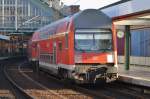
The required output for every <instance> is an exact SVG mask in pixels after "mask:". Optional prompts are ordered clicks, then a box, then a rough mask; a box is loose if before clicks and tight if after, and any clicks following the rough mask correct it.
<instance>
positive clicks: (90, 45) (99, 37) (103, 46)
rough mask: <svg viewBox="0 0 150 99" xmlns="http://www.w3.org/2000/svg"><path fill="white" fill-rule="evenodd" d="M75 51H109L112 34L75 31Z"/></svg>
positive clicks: (104, 31) (108, 31)
mask: <svg viewBox="0 0 150 99" xmlns="http://www.w3.org/2000/svg"><path fill="white" fill-rule="evenodd" d="M75 49H76V50H77V51H111V50H112V33H111V31H110V30H99V31H76V33H75Z"/></svg>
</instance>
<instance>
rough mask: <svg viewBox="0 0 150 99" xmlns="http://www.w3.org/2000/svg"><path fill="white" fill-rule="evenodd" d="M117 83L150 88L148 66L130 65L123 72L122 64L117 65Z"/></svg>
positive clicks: (149, 67) (149, 69) (149, 70)
mask: <svg viewBox="0 0 150 99" xmlns="http://www.w3.org/2000/svg"><path fill="white" fill-rule="evenodd" d="M118 70H119V71H118V72H119V79H118V80H119V81H123V82H127V83H131V84H136V85H141V86H146V87H150V66H140V65H130V70H128V71H127V70H125V66H124V64H119V68H118Z"/></svg>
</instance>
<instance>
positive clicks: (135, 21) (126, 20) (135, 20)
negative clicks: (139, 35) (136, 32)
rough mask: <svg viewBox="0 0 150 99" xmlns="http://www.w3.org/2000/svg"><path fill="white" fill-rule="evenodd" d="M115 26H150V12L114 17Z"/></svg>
mask: <svg viewBox="0 0 150 99" xmlns="http://www.w3.org/2000/svg"><path fill="white" fill-rule="evenodd" d="M113 20H114V24H115V25H131V26H132V25H144V26H148V25H150V10H146V11H142V12H137V13H132V14H128V15H124V16H119V17H114V18H113Z"/></svg>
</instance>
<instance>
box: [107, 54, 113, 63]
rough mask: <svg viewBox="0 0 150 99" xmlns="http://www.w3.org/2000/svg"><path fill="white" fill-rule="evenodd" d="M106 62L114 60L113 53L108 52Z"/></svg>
mask: <svg viewBox="0 0 150 99" xmlns="http://www.w3.org/2000/svg"><path fill="white" fill-rule="evenodd" d="M107 62H108V63H113V62H114V55H113V54H108V55H107Z"/></svg>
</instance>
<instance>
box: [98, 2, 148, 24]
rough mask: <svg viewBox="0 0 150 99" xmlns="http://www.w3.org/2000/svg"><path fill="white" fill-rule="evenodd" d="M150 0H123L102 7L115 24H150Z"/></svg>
mask: <svg viewBox="0 0 150 99" xmlns="http://www.w3.org/2000/svg"><path fill="white" fill-rule="evenodd" d="M149 4H150V0H142V1H141V0H121V1H119V2H117V3H114V4H111V5H108V6H106V7H103V8H100V9H99V10H101V11H103V12H104V13H105V14H107V15H108V16H109V17H112V19H113V22H114V24H115V25H150V6H149Z"/></svg>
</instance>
